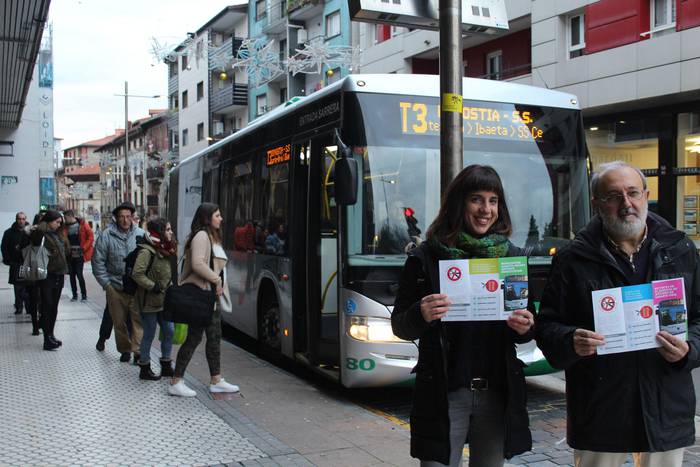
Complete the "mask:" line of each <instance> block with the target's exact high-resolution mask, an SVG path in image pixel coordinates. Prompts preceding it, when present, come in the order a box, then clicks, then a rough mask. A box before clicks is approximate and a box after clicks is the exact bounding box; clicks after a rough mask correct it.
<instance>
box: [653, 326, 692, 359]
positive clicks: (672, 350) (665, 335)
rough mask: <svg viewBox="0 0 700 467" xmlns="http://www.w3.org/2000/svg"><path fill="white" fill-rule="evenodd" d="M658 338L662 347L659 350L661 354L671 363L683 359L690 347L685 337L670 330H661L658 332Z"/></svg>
mask: <svg viewBox="0 0 700 467" xmlns="http://www.w3.org/2000/svg"><path fill="white" fill-rule="evenodd" d="M656 340H657V342H658V343H659V344H661V347H659V348H658V349H657V350H658V351H659V353H660V354H661V356H662V357H663V358H664V360H666V361H667V362H669V363H675V362H677V361H679V360H682V359H683V357H685V356H686V355H687V354H688V351H689V350H690V347H688V343H687V342H686V341H684V340H683V339H679V338H678V337H676V336H674V335H673V334H671V333H670V332H667V331H661V332H659V333H657V334H656Z"/></svg>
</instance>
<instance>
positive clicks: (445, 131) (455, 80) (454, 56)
mask: <svg viewBox="0 0 700 467" xmlns="http://www.w3.org/2000/svg"><path fill="white" fill-rule="evenodd" d="M461 26H462V1H461V0H440V168H441V169H440V191H441V193H444V192H445V190H446V189H447V186H448V185H449V184H450V182H451V181H452V180H453V179H454V178H455V177H456V176H457V174H458V173H459V171H460V170H461V169H462V164H463V162H462V152H463V147H464V141H463V139H462V138H463V136H462V30H461Z"/></svg>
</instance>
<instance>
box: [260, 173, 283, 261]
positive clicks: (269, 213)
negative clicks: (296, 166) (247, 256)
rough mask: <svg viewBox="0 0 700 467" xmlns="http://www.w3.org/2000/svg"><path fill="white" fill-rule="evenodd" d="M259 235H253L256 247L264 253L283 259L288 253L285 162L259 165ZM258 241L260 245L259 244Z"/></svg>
mask: <svg viewBox="0 0 700 467" xmlns="http://www.w3.org/2000/svg"><path fill="white" fill-rule="evenodd" d="M260 179H261V182H262V184H261V185H262V193H261V195H262V200H261V201H262V202H261V206H262V210H263V212H262V226H261V227H262V232H261V235H260V236H257V235H256V247H258V248H260V247H261V249H262V251H264V252H265V253H266V254H270V255H277V256H286V255H287V253H288V251H287V247H288V242H287V223H288V220H289V219H288V212H289V205H288V202H289V161H282V162H274V163H272V164H271V165H267V164H263V166H262V171H261V174H260ZM260 242H262V245H260Z"/></svg>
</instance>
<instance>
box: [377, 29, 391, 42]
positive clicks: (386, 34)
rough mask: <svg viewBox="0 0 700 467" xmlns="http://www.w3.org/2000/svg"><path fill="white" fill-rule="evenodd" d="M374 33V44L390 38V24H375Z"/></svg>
mask: <svg viewBox="0 0 700 467" xmlns="http://www.w3.org/2000/svg"><path fill="white" fill-rule="evenodd" d="M375 35H376V37H375V40H374V43H375V44H379V43H380V42H384V41H386V40H389V39H390V38H391V26H389V25H388V24H377V27H376V29H375Z"/></svg>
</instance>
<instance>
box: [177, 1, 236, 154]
mask: <svg viewBox="0 0 700 467" xmlns="http://www.w3.org/2000/svg"><path fill="white" fill-rule="evenodd" d="M247 35H248V25H247V4H241V5H235V6H229V7H226V8H224V9H223V10H222V11H221V12H219V13H218V14H217V15H216V16H214V17H213V18H212V19H211V20H209V21H208V22H207V23H206V24H204V25H203V26H202V27H201V28H199V29H198V30H197V32H196V33H189V35H188V38H187V40H185V41H184V42H183V43H182V44H180V45H179V46H178V47H177V48H176V49H175V50H174V51H173V53H171V54H169V55H168V56H167V57H166V59H165V61H166V63H167V64H168V94H169V99H168V100H169V104H168V110H169V117H168V129H169V130H168V131H169V138H170V145H171V147H172V151H173V152H172V153H171V158H172V159H174V160H182V159H185V158H187V157H188V156H191V155H192V154H195V153H196V152H198V151H200V150H202V149H204V148H206V147H207V146H208V145H209V144H211V143H212V142H213V141H216V140H219V139H221V138H224V137H225V136H227V135H230V134H232V133H233V132H235V131H237V130H238V129H240V128H242V127H243V126H245V125H246V124H247V123H248V116H247V111H246V109H247V80H246V75H245V73H243V72H241V71H236V72H234V70H232V69H231V68H230V66H231V63H232V62H233V59H234V57H235V56H236V54H237V53H238V49H239V47H240V45H241V44H242V43H243V40H244V39H245V38H246V37H247Z"/></svg>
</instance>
